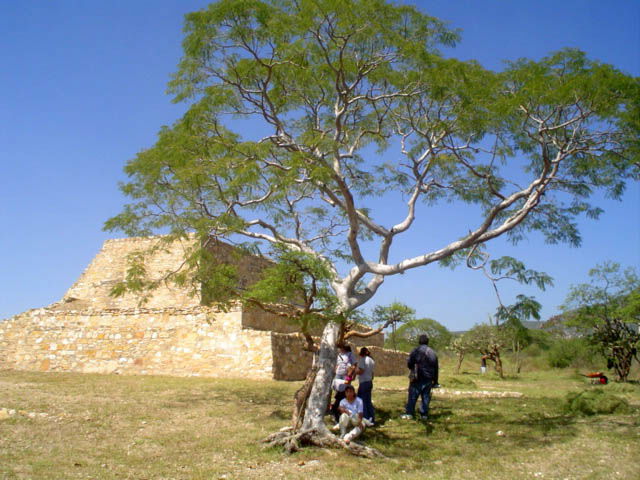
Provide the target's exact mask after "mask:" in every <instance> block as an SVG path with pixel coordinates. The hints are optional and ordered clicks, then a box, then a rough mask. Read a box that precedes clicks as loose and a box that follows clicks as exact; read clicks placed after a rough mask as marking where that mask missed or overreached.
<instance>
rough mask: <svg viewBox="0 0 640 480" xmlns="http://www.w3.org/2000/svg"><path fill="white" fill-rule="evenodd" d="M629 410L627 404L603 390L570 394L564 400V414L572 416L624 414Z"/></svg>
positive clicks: (594, 389)
mask: <svg viewBox="0 0 640 480" xmlns="http://www.w3.org/2000/svg"><path fill="white" fill-rule="evenodd" d="M630 410H631V408H630V406H629V402H628V401H627V400H626V399H624V398H622V397H619V396H617V395H613V394H611V393H609V392H607V391H605V390H604V389H603V388H591V389H589V390H584V391H582V392H571V393H569V394H568V395H567V397H566V399H565V412H566V413H569V414H572V415H589V416H590V415H608V414H618V415H620V414H625V413H629V411H630Z"/></svg>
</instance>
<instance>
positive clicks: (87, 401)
mask: <svg viewBox="0 0 640 480" xmlns="http://www.w3.org/2000/svg"><path fill="white" fill-rule="evenodd" d="M460 377H461V378H463V380H462V381H461V382H459V383H458V384H457V385H456V387H455V388H459V389H461V390H462V389H463V388H464V389H465V390H466V389H468V390H469V391H471V392H473V391H474V387H473V386H472V384H473V385H476V386H477V388H478V389H480V390H489V391H492V392H500V391H515V392H522V393H524V395H523V396H522V397H521V398H494V397H487V398H473V397H470V396H459V397H456V396H446V397H445V396H441V397H436V399H435V400H434V402H433V404H432V407H433V408H432V417H431V419H430V421H428V422H415V421H403V420H400V419H399V415H400V413H402V408H403V405H404V402H405V401H406V394H405V388H406V378H404V377H391V378H380V379H376V382H375V384H376V385H375V389H374V402H375V404H376V407H377V412H378V415H377V417H378V418H377V420H378V423H379V425H378V426H377V427H376V428H373V429H369V430H368V431H366V432H365V434H364V436H363V438H362V441H363V442H365V443H366V444H367V445H370V446H372V447H375V448H377V449H379V450H381V451H383V452H384V453H385V455H387V458H385V459H381V460H366V459H360V458H355V457H353V456H350V455H348V454H347V453H345V452H342V451H325V450H319V449H306V450H304V451H302V452H301V453H299V454H296V455H293V456H287V455H284V454H282V453H281V452H280V451H279V450H276V449H264V448H263V447H262V445H261V443H260V441H261V440H262V439H263V438H265V437H266V436H267V435H268V434H269V433H272V432H274V431H276V430H278V429H280V428H281V427H283V426H285V425H287V423H288V419H289V414H290V402H291V397H292V395H293V393H294V391H295V389H296V388H297V387H298V385H299V383H297V382H295V383H289V382H275V381H248V380H217V379H201V378H173V377H150V376H140V377H122V376H100V375H80V374H55V373H49V374H43V373H26V372H9V371H5V372H0V408H2V407H4V408H8V409H16V410H24V411H27V412H46V413H47V414H48V416H47V417H46V418H43V417H36V418H30V417H28V416H24V415H16V416H13V417H11V418H7V419H4V420H0V478H3V479H27V478H29V479H31V478H38V479H66V478H83V479H87V478H92V479H113V478H125V479H126V478H130V479H143V478H148V479H217V478H226V479H236V478H238V479H239V478H242V479H270V480H273V479H277V478H287V479H289V478H291V479H296V478H300V479H302V478H304V479H307V480H309V479H315V478H322V479H334V478H347V479H348V478H356V477H357V478H365V479H366V478H371V479H373V478H385V479H387V478H388V479H418V478H420V479H423V478H424V477H425V475H428V476H429V478H443V479H444V478H471V477H473V478H477V479H483V478H491V479H503V478H504V479H512V478H560V479H562V478H569V479H577V478H629V479H631V478H636V476H637V460H636V457H637V452H638V450H639V447H640V435H639V433H638V432H639V431H640V429H639V428H638V427H640V415H639V414H638V408H637V406H634V405H637V404H638V401H639V399H640V391H639V390H638V389H636V388H635V387H634V386H631V387H625V386H620V387H616V388H617V389H618V390H620V391H616V392H615V393H616V395H620V396H623V397H625V398H626V399H627V400H628V401H629V403H630V404H631V406H632V407H631V411H630V412H629V413H628V414H625V415H595V416H593V417H588V418H581V417H577V416H573V415H567V414H566V413H565V412H564V411H563V408H562V407H563V399H564V398H565V396H566V395H567V393H568V392H569V391H572V390H576V389H579V388H585V387H587V388H588V385H586V384H585V382H584V381H582V382H580V379H578V378H576V377H575V375H574V374H573V373H572V372H562V373H560V374H559V373H558V372H552V373H550V374H549V375H548V376H545V375H541V374H536V375H532V376H531V377H529V376H528V375H524V376H523V377H520V378H513V379H507V380H504V381H501V380H498V379H495V378H492V377H491V376H483V377H480V375H465V376H464V377H462V376H460ZM453 378H457V377H456V376H454V375H451V374H450V373H449V372H448V371H447V370H446V368H445V372H444V373H443V378H442V384H443V385H444V386H445V387H447V386H448V382H450V383H451V385H453V384H455V382H453V381H452V379H453ZM469 379H470V380H471V382H472V384H471V383H470V382H469ZM458 385H459V386H458ZM465 386H466V387H465ZM498 432H502V435H499V434H498ZM616 472H617V473H616Z"/></svg>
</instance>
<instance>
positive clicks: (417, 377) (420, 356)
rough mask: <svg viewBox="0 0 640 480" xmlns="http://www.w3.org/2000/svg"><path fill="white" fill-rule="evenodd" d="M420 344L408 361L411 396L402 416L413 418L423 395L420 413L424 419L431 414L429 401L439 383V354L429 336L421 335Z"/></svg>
mask: <svg viewBox="0 0 640 480" xmlns="http://www.w3.org/2000/svg"><path fill="white" fill-rule="evenodd" d="M418 343H419V345H418V346H417V347H416V348H414V349H413V351H412V352H411V354H410V355H409V360H408V361H407V367H409V370H411V372H412V373H411V374H410V375H409V377H410V378H411V382H410V383H409V398H408V399H407V405H406V407H405V413H404V415H402V418H405V419H409V418H413V417H414V416H415V413H416V411H415V410H416V402H417V401H418V397H420V396H421V397H422V405H421V407H420V415H421V418H422V419H423V420H426V419H427V418H428V416H429V402H430V400H431V389H432V388H434V387H437V386H439V385H438V356H437V355H436V352H434V351H433V350H432V349H431V348H430V347H429V337H428V336H427V335H424V334H423V335H420V337H419V338H418Z"/></svg>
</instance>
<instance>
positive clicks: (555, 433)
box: [363, 398, 581, 461]
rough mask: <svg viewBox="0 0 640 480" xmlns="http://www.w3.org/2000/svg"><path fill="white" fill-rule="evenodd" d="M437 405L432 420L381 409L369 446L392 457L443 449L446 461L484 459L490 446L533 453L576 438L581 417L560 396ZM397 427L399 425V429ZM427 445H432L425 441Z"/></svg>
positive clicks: (367, 440) (467, 400)
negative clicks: (453, 457) (568, 409)
mask: <svg viewBox="0 0 640 480" xmlns="http://www.w3.org/2000/svg"><path fill="white" fill-rule="evenodd" d="M434 403H435V404H432V407H431V411H430V415H429V418H428V419H427V420H402V421H401V420H400V419H399V414H398V411H397V410H390V409H384V408H377V410H376V412H377V416H378V418H379V419H380V422H377V423H378V425H380V426H382V425H384V424H385V423H387V422H390V420H396V419H397V420H396V422H391V423H390V426H391V427H392V428H386V429H383V430H382V431H381V430H377V429H375V428H374V429H370V430H369V429H368V430H367V431H366V435H364V436H363V442H364V443H366V444H368V445H369V446H372V447H374V448H378V449H380V450H381V451H382V452H383V453H384V454H385V455H387V456H390V457H410V458H413V459H414V460H416V461H417V459H418V458H419V457H420V456H424V455H425V454H428V455H431V453H429V452H430V450H429V448H430V447H429V445H432V446H435V445H437V446H438V449H439V451H440V453H439V454H442V455H443V456H444V457H446V456H449V455H459V454H461V453H465V454H466V453H469V454H472V455H482V452H484V451H486V449H487V448H489V449H491V448H496V449H509V451H512V452H513V451H523V452H526V451H530V450H531V449H535V448H540V447H543V446H545V447H546V446H550V445H554V444H559V443H565V442H568V441H570V440H572V439H573V438H575V437H576V436H577V435H578V433H579V431H578V424H579V423H580V421H581V420H580V419H579V418H578V417H575V416H571V415H567V414H565V413H564V411H563V409H562V402H559V401H558V399H557V398H537V399H535V400H533V399H531V398H528V399H510V398H500V399H496V398H490V399H478V398H460V399H448V400H447V404H446V405H442V404H441V402H434ZM396 425H397V427H396ZM425 441H426V442H425Z"/></svg>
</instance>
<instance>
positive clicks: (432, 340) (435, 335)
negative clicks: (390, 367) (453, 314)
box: [385, 318, 452, 352]
mask: <svg viewBox="0 0 640 480" xmlns="http://www.w3.org/2000/svg"><path fill="white" fill-rule="evenodd" d="M423 333H424V334H427V335H428V336H429V346H430V347H431V348H433V349H434V350H436V351H437V352H441V351H443V350H444V349H445V348H446V347H447V346H448V345H449V344H450V342H451V338H452V334H451V332H450V331H449V330H447V327H445V326H444V325H442V324H441V323H439V322H437V321H436V320H433V319H432V318H418V319H412V320H409V321H407V322H406V323H404V324H403V325H401V326H400V327H399V328H398V329H397V330H396V331H395V333H392V334H391V335H387V337H386V338H385V347H386V348H390V347H393V346H394V345H395V348H397V349H398V350H401V351H403V352H410V351H411V350H413V349H414V348H415V347H416V346H417V345H418V337H419V336H420V335H421V334H423Z"/></svg>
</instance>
